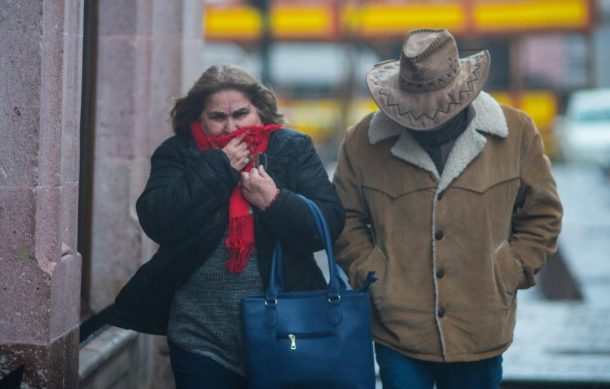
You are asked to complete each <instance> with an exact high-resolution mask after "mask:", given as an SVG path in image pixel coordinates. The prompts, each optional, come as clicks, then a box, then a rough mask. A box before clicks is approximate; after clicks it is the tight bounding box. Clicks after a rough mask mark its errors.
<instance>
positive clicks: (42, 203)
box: [34, 187, 62, 274]
mask: <svg viewBox="0 0 610 389" xmlns="http://www.w3.org/2000/svg"><path fill="white" fill-rule="evenodd" d="M34 193H35V196H36V213H35V217H36V219H35V220H36V230H35V231H36V232H35V233H36V236H35V240H36V243H35V246H34V247H35V251H34V255H35V257H36V260H37V261H38V265H39V266H40V268H41V269H42V270H44V271H46V272H47V273H48V274H52V272H53V268H54V267H55V263H57V262H58V261H59V260H60V258H61V241H60V236H61V225H60V224H61V204H62V202H61V191H60V188H59V187H38V188H36V189H35V190H34Z"/></svg>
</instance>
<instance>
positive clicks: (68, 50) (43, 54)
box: [0, 0, 82, 388]
mask: <svg viewBox="0 0 610 389" xmlns="http://www.w3.org/2000/svg"><path fill="white" fill-rule="evenodd" d="M81 15H82V2H80V1H76V0H65V1H61V0H40V1H27V2H24V1H11V0H1V1H0V53H2V54H1V55H0V85H1V87H0V139H2V141H0V379H2V378H3V377H4V376H6V375H7V374H9V373H10V372H11V371H14V370H15V369H17V368H19V367H20V366H24V370H23V382H24V384H25V385H26V386H25V387H51V388H59V387H74V386H75V385H76V382H77V379H78V370H77V360H78V359H77V358H78V325H79V312H80V311H79V288H80V280H81V261H80V256H79V254H78V253H77V252H76V226H77V223H76V219H77V205H78V155H79V153H78V147H79V143H78V142H79V114H80V96H81V94H80V93H81V52H82V26H81Z"/></svg>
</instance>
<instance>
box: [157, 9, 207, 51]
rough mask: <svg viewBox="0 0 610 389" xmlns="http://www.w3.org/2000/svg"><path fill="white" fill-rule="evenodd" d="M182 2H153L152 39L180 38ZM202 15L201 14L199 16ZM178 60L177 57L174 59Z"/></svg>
mask: <svg viewBox="0 0 610 389" xmlns="http://www.w3.org/2000/svg"><path fill="white" fill-rule="evenodd" d="M182 9H183V4H182V2H178V1H163V0H157V1H154V2H153V7H152V24H153V28H152V29H151V35H152V36H153V39H156V38H161V39H166V38H168V37H170V38H176V39H180V38H181V36H182V28H183V26H182ZM200 15H202V14H200ZM176 58H179V57H176Z"/></svg>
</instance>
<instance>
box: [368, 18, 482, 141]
mask: <svg viewBox="0 0 610 389" xmlns="http://www.w3.org/2000/svg"><path fill="white" fill-rule="evenodd" d="M489 63H490V58H489V52H488V51H487V50H483V51H481V52H478V53H476V54H474V55H471V56H469V57H466V58H459V55H458V48H457V44H456V43H455V39H454V38H453V35H451V34H450V33H449V31H447V30H445V29H438V30H436V29H418V30H411V31H409V32H408V33H407V35H406V36H405V38H404V40H403V44H402V52H401V54H400V60H389V61H385V62H381V63H378V64H377V65H375V66H374V67H373V68H372V69H371V70H369V72H368V73H367V75H366V82H367V85H368V88H369V91H370V92H371V95H372V96H373V99H374V100H375V102H376V103H377V106H379V108H380V109H381V110H382V111H383V112H384V113H385V114H386V115H387V116H389V117H390V118H391V119H392V120H394V121H396V122H398V123H400V124H401V125H403V126H405V127H407V128H410V129H413V130H421V131H425V130H431V129H434V128H438V127H440V126H442V125H443V124H445V123H446V122H448V121H449V120H450V119H451V118H453V117H454V116H455V115H457V114H458V113H459V112H460V111H462V110H463V109H464V108H466V107H467V106H468V105H469V104H470V103H471V102H472V101H473V100H474V99H475V98H476V97H477V96H478V95H479V93H480V92H481V90H482V89H483V85H484V84H485V81H486V80H487V75H488V74H489Z"/></svg>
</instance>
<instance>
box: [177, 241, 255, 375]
mask: <svg viewBox="0 0 610 389" xmlns="http://www.w3.org/2000/svg"><path fill="white" fill-rule="evenodd" d="M226 260H227V249H226V246H225V241H224V239H223V240H222V241H221V242H220V244H219V245H218V247H217V249H216V251H215V252H214V254H213V255H212V256H211V257H210V258H209V259H208V260H207V261H206V262H204V263H203V265H201V267H200V268H199V269H198V270H197V271H196V272H195V274H193V276H192V277H191V278H190V279H189V280H188V281H187V282H186V283H185V284H184V285H183V286H182V287H181V288H180V289H179V290H178V291H177V292H176V294H175V296H174V300H173V302H172V307H171V311H170V317H169V325H168V330H167V337H168V339H169V341H170V342H172V343H174V344H175V345H177V346H178V347H180V348H182V349H183V350H185V351H188V352H190V353H193V354H198V355H202V356H205V357H207V358H210V359H212V360H214V361H215V362H217V363H219V364H220V365H222V366H223V367H225V368H227V369H229V370H231V371H233V372H235V373H238V374H241V375H245V373H244V370H245V367H244V356H243V340H242V332H241V331H242V327H241V316H240V300H241V298H242V297H244V296H253V295H262V294H263V282H262V280H261V277H260V274H259V270H258V264H257V261H256V253H254V254H253V255H252V256H251V257H250V259H249V260H248V263H247V265H246V268H245V269H244V271H243V272H241V273H239V274H235V273H230V272H229V271H228V270H227V269H226V268H225V262H226Z"/></svg>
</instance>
